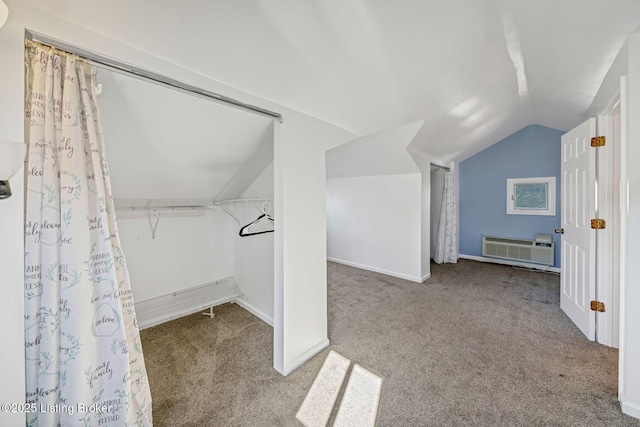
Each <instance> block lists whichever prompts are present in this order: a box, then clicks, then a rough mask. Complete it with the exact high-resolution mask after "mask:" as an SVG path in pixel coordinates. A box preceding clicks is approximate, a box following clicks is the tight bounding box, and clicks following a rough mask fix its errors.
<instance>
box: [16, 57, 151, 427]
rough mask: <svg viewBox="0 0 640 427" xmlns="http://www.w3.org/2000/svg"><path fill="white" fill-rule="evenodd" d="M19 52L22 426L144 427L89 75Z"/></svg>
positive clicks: (134, 330)
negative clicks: (23, 179)
mask: <svg viewBox="0 0 640 427" xmlns="http://www.w3.org/2000/svg"><path fill="white" fill-rule="evenodd" d="M25 59H26V65H27V96H26V137H27V141H28V145H29V155H28V165H27V174H28V178H27V188H28V191H27V212H26V230H25V231H26V233H25V234H26V241H25V243H26V254H25V255H26V262H25V264H26V265H25V350H26V363H27V372H26V374H27V376H26V382H27V383H26V386H27V396H26V401H27V403H28V404H30V406H29V411H27V412H28V413H27V425H28V426H58V425H63V426H67V425H68V426H72V425H73V426H124V425H131V426H133V425H137V426H150V425H152V418H151V393H150V391H149V384H148V380H147V373H146V370H145V365H144V357H143V354H142V347H141V344H140V334H139V331H138V327H137V323H136V315H135V311H134V305H133V295H132V292H131V286H130V283H129V274H128V272H127V266H126V263H125V259H124V256H123V254H122V250H121V248H120V239H119V237H118V229H117V227H116V222H115V216H114V209H113V200H112V196H111V183H110V179H109V171H108V168H107V161H106V158H105V154H104V141H103V135H102V129H101V126H100V114H99V109H98V104H97V95H96V92H95V90H94V88H95V87H96V81H95V75H94V74H93V73H92V70H91V67H90V66H89V65H88V64H86V63H84V61H82V60H81V59H80V58H74V57H72V56H67V55H64V54H62V53H60V52H57V51H54V50H52V49H48V48H44V47H30V48H29V49H27V54H26V58H25ZM33 409H35V412H33V411H32V410H33Z"/></svg>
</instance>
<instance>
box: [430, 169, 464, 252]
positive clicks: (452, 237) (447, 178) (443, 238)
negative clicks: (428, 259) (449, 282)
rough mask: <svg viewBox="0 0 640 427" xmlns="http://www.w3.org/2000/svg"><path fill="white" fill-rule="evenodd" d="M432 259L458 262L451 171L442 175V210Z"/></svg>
mask: <svg viewBox="0 0 640 427" xmlns="http://www.w3.org/2000/svg"><path fill="white" fill-rule="evenodd" d="M433 260H434V261H435V262H436V263H438V264H442V263H443V262H450V263H456V262H458V211H457V209H456V197H455V189H454V186H453V172H451V171H447V172H446V173H445V175H444V194H443V197H442V210H441V211H440V223H439V224H438V236H437V238H436V250H435V254H434V257H433Z"/></svg>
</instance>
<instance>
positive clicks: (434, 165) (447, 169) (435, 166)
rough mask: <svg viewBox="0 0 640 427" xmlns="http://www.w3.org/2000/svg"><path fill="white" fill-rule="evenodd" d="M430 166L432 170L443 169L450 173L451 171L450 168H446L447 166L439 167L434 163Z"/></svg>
mask: <svg viewBox="0 0 640 427" xmlns="http://www.w3.org/2000/svg"><path fill="white" fill-rule="evenodd" d="M431 166H433V167H434V168H439V169H444V170H446V171H450V170H451V168H450V167H448V166H440V165H437V164H435V163H431Z"/></svg>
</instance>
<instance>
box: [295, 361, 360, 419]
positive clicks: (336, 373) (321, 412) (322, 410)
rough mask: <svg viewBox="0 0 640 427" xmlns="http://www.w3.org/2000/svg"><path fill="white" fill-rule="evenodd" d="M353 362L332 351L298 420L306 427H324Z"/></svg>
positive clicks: (311, 389) (303, 405)
mask: <svg viewBox="0 0 640 427" xmlns="http://www.w3.org/2000/svg"><path fill="white" fill-rule="evenodd" d="M350 364H351V361H350V360H349V359H347V358H346V357H344V356H342V355H340V354H338V353H336V352H335V351H333V350H331V351H330V352H329V355H328V356H327V358H326V359H325V361H324V364H323V365H322V368H321V369H320V372H319V373H318V376H317V377H316V379H315V380H314V381H313V385H312V386H311V388H310V389H309V392H308V393H307V397H305V399H304V401H303V402H302V406H300V409H299V410H298V413H297V414H296V418H297V419H298V421H300V422H301V423H302V424H304V425H305V426H306V427H324V426H326V425H327V421H329V417H330V416H331V411H332V410H333V406H334V405H335V403H336V399H337V398H338V393H339V392H340V387H342V382H343V381H344V377H345V376H346V375H347V370H348V369H349V365H350Z"/></svg>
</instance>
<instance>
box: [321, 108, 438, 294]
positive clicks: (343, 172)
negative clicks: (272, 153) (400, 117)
mask: <svg viewBox="0 0 640 427" xmlns="http://www.w3.org/2000/svg"><path fill="white" fill-rule="evenodd" d="M422 124H423V122H422V121H417V122H411V123H407V124H404V125H401V126H397V127H395V128H392V129H387V130H384V131H382V132H378V133H375V134H371V135H366V136H363V137H360V138H358V139H356V140H353V141H350V142H349V143H347V144H344V145H341V146H339V147H336V148H334V149H332V150H330V151H328V152H327V178H329V179H330V182H331V185H330V186H328V187H327V195H328V198H329V199H328V201H327V203H328V207H329V208H332V207H331V206H329V200H340V201H341V203H342V201H343V200H344V201H345V203H346V200H347V199H348V198H349V199H351V200H350V201H349V204H344V203H343V204H342V205H341V206H340V208H341V209H342V210H341V211H340V213H339V214H335V213H333V214H332V212H331V211H328V217H327V227H328V241H329V244H330V246H329V250H328V256H329V259H330V260H333V261H336V262H342V263H345V264H349V265H353V266H356V267H359V268H364V269H367V270H372V271H377V272H381V273H385V274H389V275H392V276H397V277H402V278H405V279H409V280H414V281H417V282H422V281H424V280H426V279H427V278H428V277H429V275H430V272H429V268H430V266H429V234H430V228H429V221H430V220H429V213H430V208H429V206H430V203H431V200H430V199H431V197H430V192H431V188H430V180H431V177H430V171H429V161H428V160H427V159H426V158H425V157H423V156H420V155H416V154H415V153H409V152H408V151H407V146H408V145H409V144H410V143H411V141H412V140H413V138H414V137H415V135H416V133H417V132H418V131H419V130H420V128H421V127H422ZM403 177H404V178H403ZM407 177H410V178H407ZM348 178H359V179H348ZM407 179H409V180H411V181H412V182H414V181H415V182H417V186H418V191H417V192H412V190H414V188H413V187H411V188H410V189H398V188H396V189H395V190H394V189H393V187H394V186H397V185H398V183H399V182H401V181H403V180H407ZM327 185H329V184H327ZM370 186H373V187H370ZM394 191H395V193H394ZM372 192H373V193H372ZM407 192H408V193H407ZM376 193H377V199H376V197H375V194H376ZM412 198H413V199H412ZM374 203H377V205H378V206H381V209H382V211H380V212H379V215H380V217H378V218H376V217H374V218H372V222H375V221H378V224H377V227H378V229H377V230H378V233H380V235H384V236H385V239H386V238H387V235H388V237H389V238H391V239H392V240H393V242H396V239H397V245H396V244H395V243H394V244H392V245H388V243H387V241H386V240H384V239H383V240H379V241H377V240H375V238H373V237H372V236H370V235H369V234H367V233H362V232H351V233H350V234H348V235H349V237H348V238H345V237H344V236H346V234H345V233H349V230H350V229H351V227H353V226H355V227H358V226H365V224H359V223H358V224H356V223H357V221H355V219H356V218H358V216H359V215H361V214H362V212H363V211H368V210H370V209H372V207H373V206H374ZM397 204H400V205H401V206H407V205H410V206H412V208H411V209H410V210H409V211H403V210H402V209H396V208H395V207H394V205H397ZM414 208H415V209H416V210H415V211H414V210H413V209H414ZM415 213H417V215H418V217H417V218H418V220H417V221H413V220H407V218H408V217H411V218H413V215H414V214H415ZM332 215H333V216H332ZM346 218H350V219H351V222H347V223H343V221H347V220H346ZM399 223H402V225H401V226H400V228H402V229H403V231H402V232H401V233H400V234H397V232H398V231H399V230H398V229H397V227H398V224H399ZM405 227H413V230H412V231H411V232H405V231H404V228H405ZM360 231H362V230H360ZM405 235H409V236H410V237H409V240H405V244H406V247H407V248H410V249H405V250H409V251H411V253H412V254H414V252H413V251H417V252H416V253H415V254H414V255H415V256H413V255H412V256H409V257H405V258H403V259H402V261H401V262H398V261H399V259H398V258H399V257H398V252H397V250H396V249H398V248H399V247H401V246H402V245H401V242H402V241H403V239H404V237H405ZM390 236H396V237H395V238H392V237H390ZM416 239H417V240H416ZM414 240H415V241H417V242H418V243H417V246H414V243H415V242H414ZM370 245H374V246H370ZM363 251H364V252H363ZM401 253H402V251H401Z"/></svg>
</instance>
